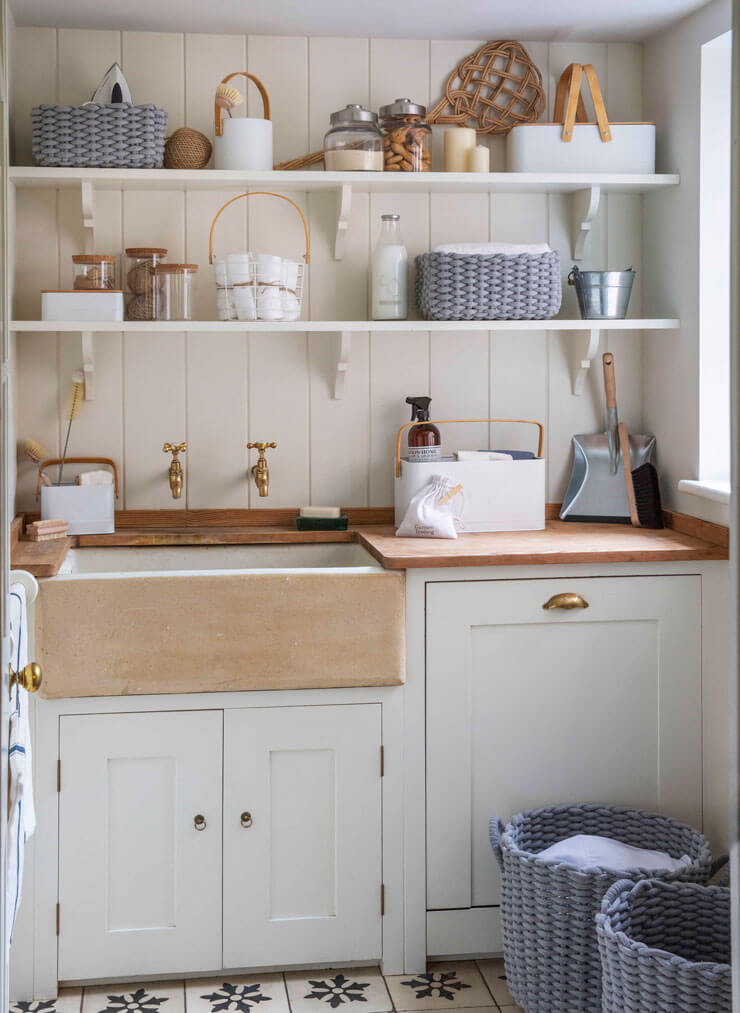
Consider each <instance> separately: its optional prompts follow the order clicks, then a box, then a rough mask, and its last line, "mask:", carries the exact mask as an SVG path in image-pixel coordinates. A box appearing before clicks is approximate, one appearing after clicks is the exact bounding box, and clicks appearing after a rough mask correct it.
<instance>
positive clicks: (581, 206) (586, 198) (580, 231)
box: [571, 186, 601, 260]
mask: <svg viewBox="0 0 740 1013" xmlns="http://www.w3.org/2000/svg"><path fill="white" fill-rule="evenodd" d="M600 204H601V187H600V186H590V187H587V188H586V189H585V190H576V191H575V192H574V194H573V204H572V208H571V215H572V227H573V237H572V242H573V259H574V260H583V258H584V256H585V253H586V241H587V240H588V238H589V236H590V235H591V226H592V225H593V222H594V219H595V218H596V216H597V214H598V213H599V205H600Z"/></svg>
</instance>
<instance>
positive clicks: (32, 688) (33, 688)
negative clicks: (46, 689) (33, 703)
mask: <svg viewBox="0 0 740 1013" xmlns="http://www.w3.org/2000/svg"><path fill="white" fill-rule="evenodd" d="M41 680H42V675H41V665H37V664H36V662H35V661H31V662H29V663H28V664H27V665H26V666H25V667H24V668H22V669H21V670H20V672H14V671H13V669H12V667H11V669H10V678H9V683H10V688H11V689H12V688H13V686H20V687H21V689H25V690H26V692H28V693H36V692H38V688H39V686H40V685H41Z"/></svg>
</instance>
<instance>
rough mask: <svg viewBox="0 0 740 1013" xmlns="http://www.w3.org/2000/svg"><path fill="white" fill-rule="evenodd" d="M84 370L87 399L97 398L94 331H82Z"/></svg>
mask: <svg viewBox="0 0 740 1013" xmlns="http://www.w3.org/2000/svg"><path fill="white" fill-rule="evenodd" d="M80 339H81V346H82V372H83V374H84V377H85V400H86V401H94V400H95V336H94V332H93V331H82V332H81V333H80Z"/></svg>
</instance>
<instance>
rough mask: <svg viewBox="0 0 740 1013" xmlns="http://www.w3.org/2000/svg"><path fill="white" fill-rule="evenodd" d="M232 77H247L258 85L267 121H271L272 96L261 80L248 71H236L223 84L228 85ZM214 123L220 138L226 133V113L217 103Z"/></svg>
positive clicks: (214, 106) (214, 109)
mask: <svg viewBox="0 0 740 1013" xmlns="http://www.w3.org/2000/svg"><path fill="white" fill-rule="evenodd" d="M232 77H246V78H247V79H248V80H249V81H253V82H254V83H255V84H256V85H257V90H258V91H259V93H260V95H261V96H262V104H263V105H264V107H265V119H266V120H269V118H270V96H269V95H268V94H267V89H266V88H265V86H264V85H263V84H262V82H261V81H260V79H259V78H258V77H255V76H254V74H249V73H247V71H246V70H235V71H234V73H233V74H227V75H226V77H225V78H224V79H223V81H222V82H221V84H228V83H229V81H230V80H231V79H232ZM245 101H246V98H245ZM213 123H214V126H215V129H216V137H220V136H221V135H222V134H223V132H224V111H223V109H222V108H221V106H220V105H219V104H218V103H217V102H214V103H213Z"/></svg>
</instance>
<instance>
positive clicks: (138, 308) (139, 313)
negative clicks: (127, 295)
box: [126, 294, 154, 320]
mask: <svg viewBox="0 0 740 1013" xmlns="http://www.w3.org/2000/svg"><path fill="white" fill-rule="evenodd" d="M126 316H127V317H128V319H129V320H153V319H154V302H153V300H152V297H151V294H148V295H135V296H134V297H133V299H130V300H129V302H128V305H127V306H126Z"/></svg>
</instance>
